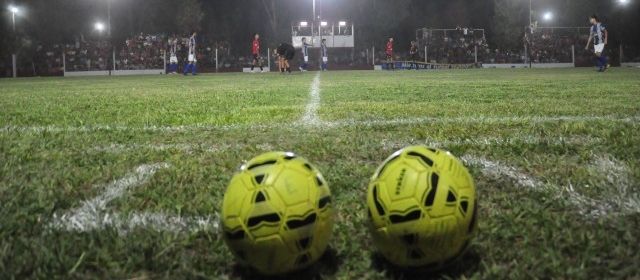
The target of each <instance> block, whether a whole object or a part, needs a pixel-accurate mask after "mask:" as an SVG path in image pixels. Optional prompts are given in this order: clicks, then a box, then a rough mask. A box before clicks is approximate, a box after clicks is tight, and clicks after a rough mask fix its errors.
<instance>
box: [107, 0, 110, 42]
mask: <svg viewBox="0 0 640 280" xmlns="http://www.w3.org/2000/svg"><path fill="white" fill-rule="evenodd" d="M107 35H108V36H109V39H111V0H107Z"/></svg>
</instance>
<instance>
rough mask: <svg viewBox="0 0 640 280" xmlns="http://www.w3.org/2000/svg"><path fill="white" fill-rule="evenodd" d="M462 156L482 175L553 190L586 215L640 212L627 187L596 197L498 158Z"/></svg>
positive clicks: (639, 201) (635, 196) (635, 197)
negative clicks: (525, 171) (527, 171)
mask: <svg viewBox="0 0 640 280" xmlns="http://www.w3.org/2000/svg"><path fill="white" fill-rule="evenodd" d="M461 159H462V161H463V162H464V163H465V164H466V165H471V166H476V167H479V168H480V171H481V172H482V174H483V175H485V176H487V177H488V178H490V179H493V180H503V179H508V180H509V181H512V182H513V183H514V184H516V186H518V187H523V188H527V189H531V190H534V191H547V192H555V195H556V197H557V198H558V199H560V200H565V201H567V202H569V203H570V204H572V205H573V206H574V207H576V208H577V210H578V211H579V212H580V213H581V214H582V215H584V216H586V217H588V218H598V217H604V216H616V215H621V214H622V215H624V214H635V213H640V197H639V196H638V194H630V193H628V192H625V190H626V188H623V189H619V190H618V192H617V195H612V196H610V195H604V196H603V199H601V200H596V199H592V198H589V197H586V196H584V195H582V194H580V193H579V192H577V191H576V190H575V188H574V186H573V185H572V184H569V186H556V185H553V184H548V183H544V182H542V181H539V180H538V179H536V178H534V177H532V176H530V175H527V174H525V173H523V172H520V171H518V170H517V169H516V168H514V167H512V166H509V165H506V164H502V163H500V162H497V161H491V160H488V159H485V158H481V157H475V156H470V155H465V156H463V157H462V158H461ZM596 165H597V166H601V167H602V166H604V167H607V168H609V167H613V166H615V168H616V170H621V169H620V167H619V166H620V165H619V164H615V165H611V164H610V163H609V162H604V163H603V162H598V160H596ZM600 172H606V168H605V169H603V170H600ZM628 175H629V174H626V175H621V174H618V175H615V176H614V177H612V178H627V179H625V180H629V179H628V178H629V177H628ZM616 180H619V179H616ZM619 182H620V181H616V183H619Z"/></svg>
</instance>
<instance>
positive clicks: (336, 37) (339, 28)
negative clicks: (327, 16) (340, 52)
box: [291, 21, 355, 48]
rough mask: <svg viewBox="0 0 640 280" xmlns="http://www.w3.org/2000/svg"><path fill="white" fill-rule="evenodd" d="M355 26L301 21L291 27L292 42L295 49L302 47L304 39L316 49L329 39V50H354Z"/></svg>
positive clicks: (345, 22)
mask: <svg viewBox="0 0 640 280" xmlns="http://www.w3.org/2000/svg"><path fill="white" fill-rule="evenodd" d="M353 33H354V26H353V24H352V23H350V22H347V21H339V22H337V23H332V22H329V21H319V22H310V21H300V22H298V23H295V24H293V25H292V26H291V42H292V44H293V46H294V47H296V48H301V47H302V38H307V43H309V44H311V45H312V46H313V47H314V48H319V47H320V44H321V42H322V39H327V47H329V48H353V47H354V41H355V40H354V37H353Z"/></svg>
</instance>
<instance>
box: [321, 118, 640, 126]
mask: <svg viewBox="0 0 640 280" xmlns="http://www.w3.org/2000/svg"><path fill="white" fill-rule="evenodd" d="M592 121H612V122H623V123H638V122H640V116H632V117H617V116H554V117H548V116H505V117H487V116H468V117H423V118H405V119H380V120H341V121H335V122H329V123H327V126H333V127H344V126H347V127H348V126H386V125H415V124H434V123H437V124H448V123H453V124H503V123H513V122H526V123H554V122H592Z"/></svg>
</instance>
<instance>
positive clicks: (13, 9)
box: [9, 5, 20, 78]
mask: <svg viewBox="0 0 640 280" xmlns="http://www.w3.org/2000/svg"><path fill="white" fill-rule="evenodd" d="M9 11H10V12H11V22H12V23H13V36H15V35H16V14H17V13H18V12H20V9H18V7H16V6H13V5H10V6H9ZM12 49H13V54H11V64H12V66H13V77H14V78H16V77H18V69H17V57H16V47H15V45H14V46H13V48H12Z"/></svg>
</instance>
